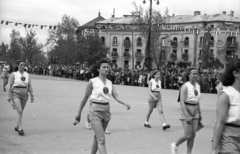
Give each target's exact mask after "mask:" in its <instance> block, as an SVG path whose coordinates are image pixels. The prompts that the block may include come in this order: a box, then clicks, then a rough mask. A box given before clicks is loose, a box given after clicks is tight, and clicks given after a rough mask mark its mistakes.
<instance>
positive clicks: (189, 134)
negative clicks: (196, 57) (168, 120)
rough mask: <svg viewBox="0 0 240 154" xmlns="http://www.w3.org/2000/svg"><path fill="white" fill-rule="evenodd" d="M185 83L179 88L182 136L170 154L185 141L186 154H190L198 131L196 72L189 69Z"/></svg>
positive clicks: (198, 98)
mask: <svg viewBox="0 0 240 154" xmlns="http://www.w3.org/2000/svg"><path fill="white" fill-rule="evenodd" d="M185 75H186V76H185V78H186V79H185V81H187V82H186V83H184V84H183V85H182V87H181V93H180V120H181V122H182V127H183V130H184V134H183V136H182V137H180V138H179V139H178V140H177V141H176V142H175V143H172V144H171V151H172V154H177V147H178V146H179V145H180V144H182V143H183V142H185V141H187V154H191V153H192V148H193V144H194V139H195V135H196V131H197V129H198V124H199V119H201V111H200V106H199V101H200V96H201V94H200V86H199V84H197V80H198V70H197V69H196V68H189V69H188V70H187V72H186V73H185Z"/></svg>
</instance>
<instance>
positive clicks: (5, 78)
mask: <svg viewBox="0 0 240 154" xmlns="http://www.w3.org/2000/svg"><path fill="white" fill-rule="evenodd" d="M9 71H10V66H9V65H8V61H7V60H5V63H4V64H3V69H2V78H3V91H6V85H7V84H8V79H9Z"/></svg>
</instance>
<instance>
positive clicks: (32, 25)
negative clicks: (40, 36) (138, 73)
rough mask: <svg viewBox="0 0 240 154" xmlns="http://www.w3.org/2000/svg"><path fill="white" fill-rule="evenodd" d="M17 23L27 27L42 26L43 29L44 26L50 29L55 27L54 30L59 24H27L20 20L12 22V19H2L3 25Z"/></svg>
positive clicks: (16, 24)
mask: <svg viewBox="0 0 240 154" xmlns="http://www.w3.org/2000/svg"><path fill="white" fill-rule="evenodd" d="M4 23H5V24H6V25H8V24H12V23H13V24H15V26H18V25H21V26H23V27H25V28H33V27H38V26H39V27H40V28H41V29H43V28H44V27H48V28H49V29H53V30H56V29H57V26H56V25H37V24H25V23H20V22H12V21H5V20H2V21H1V25H2V24H4Z"/></svg>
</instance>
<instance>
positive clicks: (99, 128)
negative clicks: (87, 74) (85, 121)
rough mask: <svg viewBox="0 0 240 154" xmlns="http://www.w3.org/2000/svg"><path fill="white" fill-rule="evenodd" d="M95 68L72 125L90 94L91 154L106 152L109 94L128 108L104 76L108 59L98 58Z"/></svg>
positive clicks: (107, 66)
mask: <svg viewBox="0 0 240 154" xmlns="http://www.w3.org/2000/svg"><path fill="white" fill-rule="evenodd" d="M97 69H98V72H99V75H98V77H95V78H92V79H90V81H89V82H88V84H87V87H86V90H85V95H84V97H83V99H82V101H81V104H80V107H79V111H78V113H77V116H76V118H75V120H76V121H75V122H74V125H76V124H78V123H79V122H80V119H81V113H82V110H83V108H84V106H85V104H86V102H87V100H88V98H89V96H90V100H91V101H92V105H91V107H90V111H89V119H90V123H91V126H92V129H93V131H94V133H95V135H94V140H93V144H92V150H91V154H96V153H97V150H98V151H99V153H100V154H107V150H106V144H105V135H104V131H105V129H106V128H107V125H108V123H109V121H110V119H111V113H110V106H109V102H110V101H111V96H112V97H113V98H115V100H116V101H117V102H118V103H120V104H122V105H124V106H126V108H127V109H128V110H129V109H130V105H128V104H126V103H124V102H123V101H122V100H121V99H120V98H119V95H118V93H117V91H116V90H115V88H114V86H113V85H112V82H111V81H110V80H108V79H107V78H106V76H107V75H108V73H109V63H108V61H107V60H100V61H99V62H98V64H97Z"/></svg>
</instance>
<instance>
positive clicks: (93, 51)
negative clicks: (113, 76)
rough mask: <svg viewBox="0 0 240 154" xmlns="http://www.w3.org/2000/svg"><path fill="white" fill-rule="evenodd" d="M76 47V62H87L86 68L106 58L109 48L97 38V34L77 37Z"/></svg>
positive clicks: (88, 33)
mask: <svg viewBox="0 0 240 154" xmlns="http://www.w3.org/2000/svg"><path fill="white" fill-rule="evenodd" d="M78 46H79V50H78V53H77V57H78V60H79V62H81V63H83V62H87V64H88V66H90V65H93V64H95V63H96V62H97V61H98V60H99V59H102V58H106V57H107V54H108V52H109V48H108V47H107V46H106V45H105V44H104V43H103V42H102V40H101V39H100V38H99V35H98V33H90V32H87V33H85V35H84V36H80V37H78Z"/></svg>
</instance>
